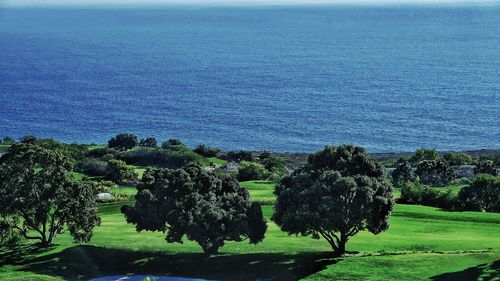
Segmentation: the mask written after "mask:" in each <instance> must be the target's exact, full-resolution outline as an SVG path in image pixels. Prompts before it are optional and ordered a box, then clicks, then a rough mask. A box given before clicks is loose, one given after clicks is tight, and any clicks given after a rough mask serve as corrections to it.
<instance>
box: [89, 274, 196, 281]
mask: <svg viewBox="0 0 500 281" xmlns="http://www.w3.org/2000/svg"><path fill="white" fill-rule="evenodd" d="M90 281H206V280H205V279H196V278H183V277H175V276H149V275H133V276H127V275H113V276H105V277H99V278H94V279H91V280H90Z"/></svg>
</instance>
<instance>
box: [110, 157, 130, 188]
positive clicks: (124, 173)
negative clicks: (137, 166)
mask: <svg viewBox="0 0 500 281" xmlns="http://www.w3.org/2000/svg"><path fill="white" fill-rule="evenodd" d="M105 174H106V178H107V179H109V180H112V181H114V182H115V183H117V184H128V183H130V182H131V181H133V180H135V179H136V178H137V174H136V173H135V172H134V169H133V168H132V167H130V166H127V163H125V162H123V161H121V160H110V161H109V162H108V165H107V166H106V173H105Z"/></svg>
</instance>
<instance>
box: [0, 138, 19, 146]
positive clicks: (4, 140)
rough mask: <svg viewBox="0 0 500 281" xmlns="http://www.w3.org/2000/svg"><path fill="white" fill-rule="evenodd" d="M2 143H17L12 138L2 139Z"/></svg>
mask: <svg viewBox="0 0 500 281" xmlns="http://www.w3.org/2000/svg"><path fill="white" fill-rule="evenodd" d="M0 143H2V144H14V143H16V140H15V139H13V138H12V137H9V136H6V137H4V138H3V139H2V141H1V142H0Z"/></svg>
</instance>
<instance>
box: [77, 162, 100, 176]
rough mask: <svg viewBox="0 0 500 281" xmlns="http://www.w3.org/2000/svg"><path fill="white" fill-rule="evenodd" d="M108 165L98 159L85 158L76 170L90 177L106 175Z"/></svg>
mask: <svg viewBox="0 0 500 281" xmlns="http://www.w3.org/2000/svg"><path fill="white" fill-rule="evenodd" d="M107 165H108V164H107V163H106V162H105V161H101V160H99V159H96V158H84V159H83V160H81V161H80V162H78V163H77V165H76V167H75V170H76V171H77V172H80V173H84V174H86V175H89V176H97V177H100V176H104V175H106V169H107Z"/></svg>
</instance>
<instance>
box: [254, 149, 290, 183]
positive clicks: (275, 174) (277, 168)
mask: <svg viewBox="0 0 500 281" xmlns="http://www.w3.org/2000/svg"><path fill="white" fill-rule="evenodd" d="M261 156H262V154H261ZM259 162H260V163H261V164H262V165H263V166H264V168H266V170H267V171H268V172H267V174H268V177H267V179H268V180H271V181H279V180H280V179H281V178H283V177H285V176H287V175H288V169H287V168H286V162H285V161H284V160H283V159H281V158H278V157H275V156H270V155H269V156H268V157H260V159H259Z"/></svg>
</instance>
